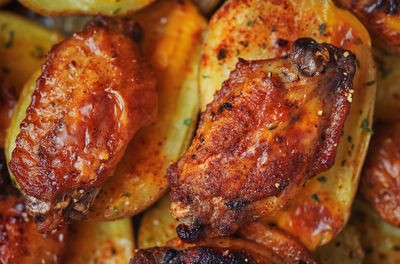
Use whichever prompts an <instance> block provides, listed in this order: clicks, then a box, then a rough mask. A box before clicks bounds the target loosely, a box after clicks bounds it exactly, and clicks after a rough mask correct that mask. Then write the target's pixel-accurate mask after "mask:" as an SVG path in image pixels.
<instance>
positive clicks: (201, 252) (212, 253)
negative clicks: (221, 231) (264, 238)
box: [130, 246, 256, 264]
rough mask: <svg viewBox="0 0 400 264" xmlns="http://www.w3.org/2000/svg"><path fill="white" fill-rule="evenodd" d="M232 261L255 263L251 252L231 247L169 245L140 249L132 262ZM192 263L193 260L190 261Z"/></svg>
mask: <svg viewBox="0 0 400 264" xmlns="http://www.w3.org/2000/svg"><path fill="white" fill-rule="evenodd" d="M189 261H195V262H194V263H198V264H206V263H232V264H246V263H255V262H256V261H254V260H253V258H252V257H251V255H250V254H249V252H245V251H243V250H237V249H231V248H218V247H206V246H196V247H191V248H188V249H184V250H180V251H178V250H175V249H173V248H168V247H163V248H159V247H155V248H149V249H141V250H139V251H138V252H137V253H136V255H135V257H133V258H132V259H131V261H130V264H139V263H152V264H153V263H154V264H157V263H160V264H161V263H176V264H178V263H180V264H183V263H189ZM190 263H192V262H190Z"/></svg>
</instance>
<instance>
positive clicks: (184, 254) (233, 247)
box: [130, 226, 317, 264]
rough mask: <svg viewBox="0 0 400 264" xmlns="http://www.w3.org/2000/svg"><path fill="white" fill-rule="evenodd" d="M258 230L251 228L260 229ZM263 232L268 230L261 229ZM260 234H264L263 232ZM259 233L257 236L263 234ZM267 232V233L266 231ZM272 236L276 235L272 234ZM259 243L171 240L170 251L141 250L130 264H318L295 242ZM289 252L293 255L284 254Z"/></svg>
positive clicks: (264, 239)
mask: <svg viewBox="0 0 400 264" xmlns="http://www.w3.org/2000/svg"><path fill="white" fill-rule="evenodd" d="M258 227H259V226H254V227H250V230H253V228H258ZM261 230H262V231H265V230H266V229H263V228H261ZM262 231H261V232H262ZM261 232H260V230H259V232H258V235H259V234H260V233H261ZM267 232H268V231H267ZM271 234H275V232H273V231H271ZM258 238H259V240H248V239H243V238H232V237H224V238H215V239H209V240H206V241H203V242H201V243H199V244H197V245H193V244H184V243H182V242H181V241H180V240H178V239H176V240H172V241H170V242H169V246H168V247H161V248H160V247H155V248H149V249H141V250H139V251H138V252H137V253H136V255H135V257H134V258H133V259H132V260H131V261H130V264H143V263H148V264H161V263H185V264H186V263H187V264H194V263H196V264H200V263H243V264H245V263H257V264H281V263H282V264H284V263H285V264H286V263H293V264H296V263H298V264H300V263H301V264H311V263H312V264H314V263H317V262H316V261H315V260H313V258H312V257H311V254H310V253H309V252H308V251H307V250H305V249H304V248H303V247H302V246H300V245H299V244H297V242H296V241H294V240H293V241H279V239H280V238H282V236H278V238H275V237H273V236H270V237H268V235H267V237H263V234H261V236H258ZM283 244H285V246H286V249H287V248H290V247H291V249H294V250H295V251H296V252H295V253H294V254H293V251H291V250H288V251H281V249H284V248H285V246H283Z"/></svg>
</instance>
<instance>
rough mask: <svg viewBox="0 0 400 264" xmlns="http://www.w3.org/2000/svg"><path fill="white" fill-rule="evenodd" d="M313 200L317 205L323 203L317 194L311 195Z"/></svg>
mask: <svg viewBox="0 0 400 264" xmlns="http://www.w3.org/2000/svg"><path fill="white" fill-rule="evenodd" d="M311 198H312V199H313V200H314V201H316V202H317V203H321V200H320V199H319V197H318V195H317V194H316V193H314V194H313V195H311Z"/></svg>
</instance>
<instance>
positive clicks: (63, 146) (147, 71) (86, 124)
mask: <svg viewBox="0 0 400 264" xmlns="http://www.w3.org/2000/svg"><path fill="white" fill-rule="evenodd" d="M114 28H115V27H114ZM118 32H123V31H122V29H119V30H118ZM118 32H114V31H113V30H110V29H108V28H105V27H98V26H95V25H92V26H88V29H86V30H85V31H83V32H81V33H77V34H74V35H73V36H72V37H70V38H69V39H66V40H64V41H63V42H61V43H60V44H58V45H56V46H54V47H53V48H52V50H51V51H50V52H49V54H48V55H47V61H46V63H45V64H44V65H43V67H42V75H41V76H40V77H39V79H38V81H37V86H36V89H35V91H34V93H33V96H32V103H31V105H30V106H29V107H28V109H27V115H26V118H25V120H24V121H23V122H22V123H21V126H20V127H21V132H20V134H19V135H18V137H17V140H16V148H15V149H14V151H13V154H12V159H11V161H10V164H9V167H10V169H11V171H12V172H13V174H14V175H15V177H16V180H17V182H18V184H19V185H20V186H21V188H22V190H23V191H24V193H25V194H26V195H27V200H26V201H27V208H28V210H29V212H30V213H31V214H33V215H35V216H36V221H37V222H38V229H39V230H41V231H49V230H52V229H53V228H55V227H56V226H57V225H59V224H61V223H63V222H65V221H69V220H82V218H84V217H85V214H86V212H87V210H88V208H89V207H90V206H91V205H92V203H93V200H94V199H95V197H96V195H97V193H98V191H99V188H100V187H101V185H102V184H103V183H104V182H105V181H106V180H107V179H108V178H109V177H110V176H111V175H113V173H114V170H115V167H116V165H117V163H118V162H119V160H120V159H121V157H122V156H123V153H124V152H125V149H126V147H127V145H128V142H129V141H130V140H131V139H132V137H133V135H134V134H135V133H136V131H137V130H138V129H139V128H141V127H143V126H146V125H149V124H150V123H151V122H153V121H154V119H155V117H156V113H157V95H156V91H155V84H156V81H155V78H154V74H153V72H152V70H151V68H150V65H149V64H148V63H147V61H146V60H145V58H144V57H143V56H142V54H141V52H140V50H139V48H138V46H137V45H136V44H135V43H134V41H133V40H132V39H131V38H130V37H127V36H126V35H124V34H121V33H118ZM130 32H131V30H130V28H127V30H126V32H123V33H127V34H128V35H129V36H132V35H131V34H130Z"/></svg>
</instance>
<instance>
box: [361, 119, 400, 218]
mask: <svg viewBox="0 0 400 264" xmlns="http://www.w3.org/2000/svg"><path fill="white" fill-rule="evenodd" d="M374 130H375V133H374V136H373V137H372V141H371V146H370V148H369V153H368V157H367V160H366V163H365V165H364V169H363V174H362V177H361V185H360V189H361V192H362V194H363V196H364V198H365V199H366V200H367V201H368V202H369V203H370V204H371V206H372V207H373V208H374V209H375V211H376V212H377V213H378V214H379V215H380V216H381V217H382V218H383V219H384V220H385V221H386V222H388V223H390V224H392V225H395V226H400V181H399V178H400V123H399V122H397V123H395V124H390V125H389V124H377V125H376V126H375V128H374Z"/></svg>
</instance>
